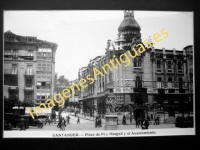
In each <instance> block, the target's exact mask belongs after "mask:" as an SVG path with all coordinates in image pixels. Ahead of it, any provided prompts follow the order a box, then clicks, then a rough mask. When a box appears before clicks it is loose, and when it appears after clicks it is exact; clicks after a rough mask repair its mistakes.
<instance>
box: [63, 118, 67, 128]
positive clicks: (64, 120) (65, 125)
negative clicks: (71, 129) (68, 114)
mask: <svg viewBox="0 0 200 150" xmlns="http://www.w3.org/2000/svg"><path fill="white" fill-rule="evenodd" d="M62 120H63V123H64V126H65V127H66V121H65V118H64V117H63V118H62Z"/></svg>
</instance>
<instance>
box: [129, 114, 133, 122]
mask: <svg viewBox="0 0 200 150" xmlns="http://www.w3.org/2000/svg"><path fill="white" fill-rule="evenodd" d="M132 121H133V118H132V115H131V114H130V123H132Z"/></svg>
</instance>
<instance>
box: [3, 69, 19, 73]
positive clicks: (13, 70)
mask: <svg viewBox="0 0 200 150" xmlns="http://www.w3.org/2000/svg"><path fill="white" fill-rule="evenodd" d="M4 74H18V70H17V69H4Z"/></svg>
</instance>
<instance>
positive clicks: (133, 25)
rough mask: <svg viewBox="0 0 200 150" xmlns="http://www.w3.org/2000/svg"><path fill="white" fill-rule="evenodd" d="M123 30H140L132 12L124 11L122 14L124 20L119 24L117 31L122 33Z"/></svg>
mask: <svg viewBox="0 0 200 150" xmlns="http://www.w3.org/2000/svg"><path fill="white" fill-rule="evenodd" d="M124 30H136V31H140V30H141V28H140V26H139V24H138V23H137V21H136V20H135V18H134V15H133V12H129V11H127V12H126V11H125V13H124V20H123V21H122V23H121V24H120V26H119V28H118V31H119V32H121V31H124Z"/></svg>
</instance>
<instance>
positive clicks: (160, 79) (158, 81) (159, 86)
mask: <svg viewBox="0 0 200 150" xmlns="http://www.w3.org/2000/svg"><path fill="white" fill-rule="evenodd" d="M161 81H162V78H161V77H158V78H157V88H161Z"/></svg>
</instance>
